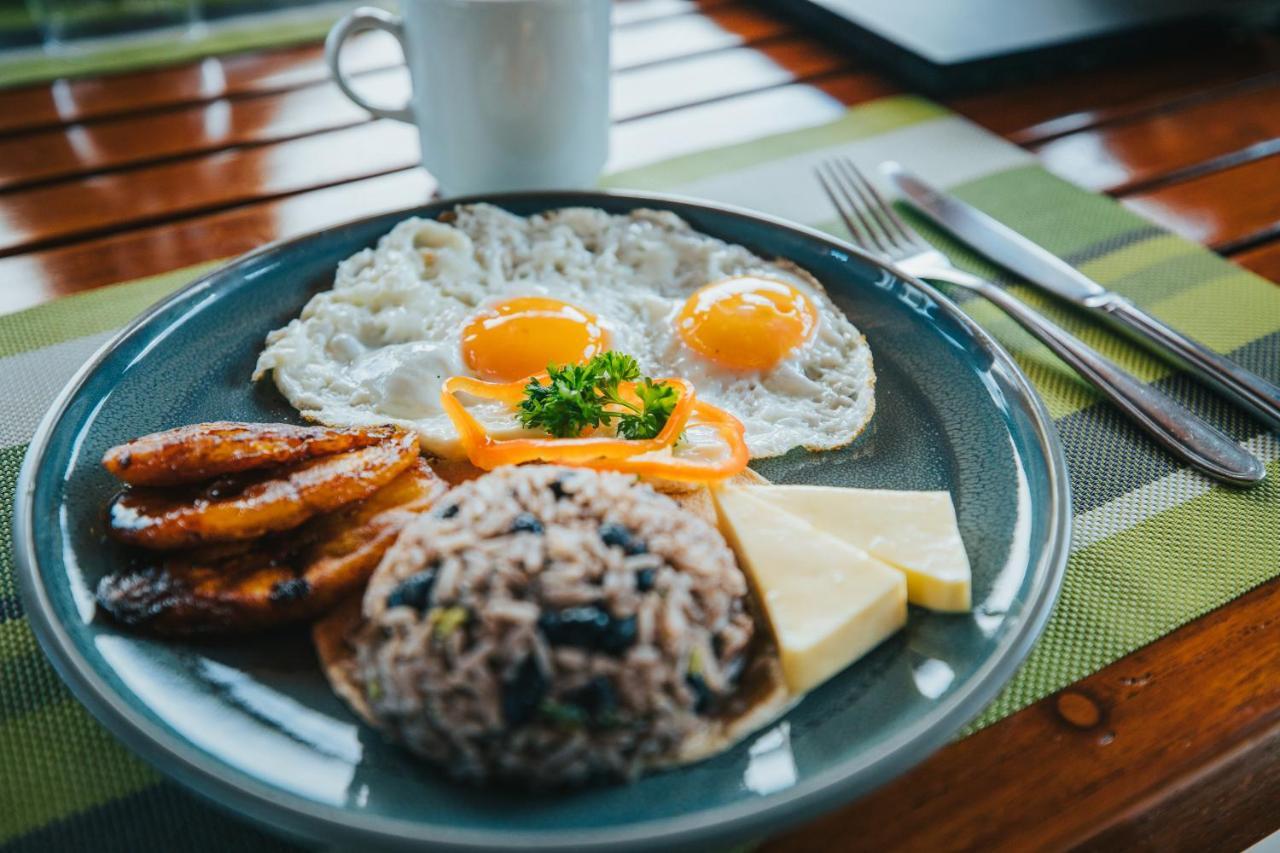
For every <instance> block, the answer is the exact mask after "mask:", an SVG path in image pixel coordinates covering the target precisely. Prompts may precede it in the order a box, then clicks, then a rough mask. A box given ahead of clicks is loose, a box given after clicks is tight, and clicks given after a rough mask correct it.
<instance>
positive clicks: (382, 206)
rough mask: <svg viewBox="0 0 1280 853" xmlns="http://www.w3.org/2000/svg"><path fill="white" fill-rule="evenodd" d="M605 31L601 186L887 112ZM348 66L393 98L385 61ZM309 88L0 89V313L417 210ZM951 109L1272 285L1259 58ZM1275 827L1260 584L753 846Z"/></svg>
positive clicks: (1160, 840) (364, 126) (711, 44)
mask: <svg viewBox="0 0 1280 853" xmlns="http://www.w3.org/2000/svg"><path fill="white" fill-rule="evenodd" d="M617 19H618V26H617V34H616V41H615V45H616V47H615V51H614V54H615V55H614V64H615V66H616V71H617V73H616V78H615V80H616V88H615V104H614V112H615V114H616V119H617V125H616V131H615V135H614V165H615V166H617V167H622V166H625V165H626V164H627V163H629V162H634V161H636V160H638V159H640V158H645V159H648V158H652V157H653V156H654V154H655V153H659V154H661V155H674V154H678V153H681V152H683V151H687V150H692V149H696V148H701V147H706V146H708V145H715V144H728V143H731V142H734V141H738V140H741V139H745V138H750V137H754V136H758V135H761V134H764V133H769V132H774V131H781V130H785V129H787V128H788V127H790V126H791V123H793V122H795V121H798V120H800V121H804V122H805V123H810V124H811V123H813V122H814V121H815V116H814V113H815V111H818V112H821V111H822V110H827V111H828V112H830V114H831V117H832V118H834V117H835V116H836V115H838V114H839V112H840V111H841V110H842V109H843V105H845V104H855V103H858V102H861V101H866V100H869V99H871V98H875V97H878V96H881V95H884V94H887V93H890V92H893V91H897V87H896V86H895V85H894V84H893V83H892V82H891V81H890V80H888V79H886V78H885V77H883V76H881V75H879V74H877V73H874V72H872V71H870V70H868V69H867V68H865V67H863V66H862V65H860V64H859V62H858V61H857V58H856V57H852V56H847V55H845V54H843V53H841V52H840V51H838V50H834V49H832V48H830V47H827V46H824V45H823V44H821V43H819V42H817V41H815V40H813V39H812V38H810V37H809V36H806V35H802V34H800V33H799V32H797V31H796V30H795V28H794V27H793V26H791V25H790V24H789V23H787V22H786V21H785V20H783V19H780V18H778V17H775V16H774V15H772V14H770V13H767V12H764V11H761V10H759V9H757V8H754V7H752V6H750V5H747V4H746V3H744V2H735V0H702V2H693V0H619V2H618V4H617ZM353 54H354V55H353V56H352V57H351V65H352V66H353V67H358V68H360V69H361V70H362V73H363V76H364V78H365V80H366V82H367V83H368V84H369V85H370V86H372V87H377V88H381V89H383V90H386V92H385V94H387V96H388V97H392V96H393V95H392V92H393V90H395V89H396V87H397V83H396V78H395V72H394V70H392V69H391V68H390V66H391V65H392V64H393V63H394V61H395V58H394V57H393V56H389V55H387V54H386V53H385V52H381V51H375V50H373V49H372V48H364V49H361V48H356V49H354V50H353ZM327 77H328V75H327V72H326V71H325V68H324V65H323V61H322V58H321V50H320V47H319V46H318V45H308V46H304V47H295V48H288V49H282V50H275V51H267V52H261V53H250V54H242V55H235V56H230V57H226V58H222V59H210V60H206V61H204V62H201V63H197V64H192V65H183V66H178V67H172V68H164V69H158V70H152V71H147V72H143V73H137V74H130V75H126V76H119V77H112V78H100V79H85V80H77V81H74V82H66V81H63V82H58V83H55V84H53V85H46V86H36V87H31V88H25V89H15V90H8V91H4V92H0V312H9V311H14V310H18V309H21V308H25V307H29V306H32V305H36V304H39V303H42V302H45V301H47V300H50V299H54V298H56V297H58V296H63V295H66V294H69V293H74V292H77V291H83V290H88V289H91V288H95V287H99V286H102V285H105V284H110V283H112V282H116V281H121V280H126V279H134V278H138V277H141V276H146V275H149V274H152V273H160V272H165V271H168V270H172V269H174V268H177V267H182V266H186V265H190V264H194V263H197V262H200V261H206V260H210V259H214V258H221V257H226V256H229V255H235V254H238V253H240V252H244V251H247V250H249V249H252V248H254V247H255V246H258V245H260V244H261V243H264V242H266V241H269V240H275V239H278V238H281V237H288V236H292V235H296V234H300V233H303V232H306V231H311V230H314V229H317V228H322V227H325V226H328V225H332V224H335V223H338V222H341V221H344V220H347V219H351V218H354V217H358V216H364V215H367V214H372V213H377V212H382V211H385V210H392V209H395V208H400V207H405V206H409V205H413V204H416V203H420V202H422V201H424V200H426V199H427V197H428V196H429V195H430V193H431V191H432V188H433V184H432V181H431V179H430V178H429V177H428V176H427V175H426V174H425V173H423V172H422V171H421V170H420V169H417V168H415V161H416V158H417V150H416V143H415V141H414V136H413V133H414V131H412V130H411V129H410V128H408V127H405V126H400V125H396V124H394V123H391V122H387V121H371V120H369V118H368V117H367V116H366V115H364V114H362V113H361V112H360V111H359V110H357V109H355V108H354V107H352V106H351V105H350V104H349V103H348V102H347V101H346V100H345V99H344V98H343V97H342V96H341V95H340V94H339V93H338V91H337V89H336V88H335V87H334V86H333V85H332V84H330V83H329V82H328V79H327ZM819 92H820V93H825V96H826V97H815V95H817V94H818V93H819ZM950 106H951V107H953V108H955V109H957V110H959V111H960V112H962V113H964V114H965V115H967V116H970V117H971V118H973V119H974V120H975V121H977V122H979V123H981V124H983V125H985V126H986V127H988V128H990V129H992V130H994V131H995V132H997V133H1000V134H1002V135H1004V136H1005V137H1007V138H1008V139H1010V140H1012V141H1014V142H1016V143H1018V144H1019V145H1022V146H1025V147H1026V148H1028V149H1029V150H1031V151H1034V152H1035V153H1037V154H1038V155H1040V157H1041V158H1042V159H1043V160H1044V162H1045V164H1046V165H1047V166H1048V167H1049V168H1050V169H1052V170H1053V171H1055V172H1057V173H1059V174H1061V175H1063V176H1064V177H1066V178H1069V179H1070V180H1073V181H1075V182H1077V183H1079V184H1082V185H1085V186H1087V187H1090V188H1093V189H1096V190H1099V191H1103V192H1107V193H1110V194H1112V195H1114V196H1115V197H1117V198H1118V199H1120V200H1121V202H1122V203H1123V204H1125V205H1127V206H1129V207H1131V208H1133V209H1134V210H1137V211H1139V212H1141V213H1142V214H1144V215H1145V216H1148V217H1150V218H1152V219H1154V220H1156V221H1157V222H1159V223H1161V224H1162V225H1164V226H1166V227H1168V228H1170V229H1172V230H1174V231H1176V232H1178V233H1180V234H1183V235H1185V236H1187V237H1189V238H1192V239H1195V240H1198V241H1200V242H1202V243H1204V244H1206V245H1208V246H1211V247H1212V248H1214V249H1216V250H1218V251H1219V252H1221V253H1223V254H1225V255H1227V256H1228V257H1230V258H1232V259H1233V260H1235V261H1237V262H1238V263H1240V264H1242V265H1244V266H1246V267H1248V268H1249V269H1252V270H1254V271H1256V272H1258V273H1260V274H1261V275H1263V276H1266V277H1267V278H1270V279H1271V280H1273V281H1280V39H1278V38H1276V37H1275V36H1263V35H1253V36H1248V37H1241V39H1240V40H1239V41H1237V42H1235V43H1233V44H1227V45H1218V46H1212V47H1208V48H1206V49H1204V50H1202V51H1201V52H1199V53H1197V54H1194V55H1188V54H1185V53H1183V54H1181V55H1179V56H1177V57H1171V58H1166V59H1150V60H1146V61H1142V62H1138V63H1133V64H1131V65H1129V66H1127V67H1121V68H1113V69H1110V70H1105V71H1098V72H1090V73H1082V74H1075V75H1072V76H1068V77H1066V78H1063V79H1058V80H1053V81H1049V82H1042V83H1035V84H1030V85H1024V86H1021V87H1018V88H1015V89H1012V90H1009V91H1004V92H1000V93H998V94H987V95H981V96H974V97H966V98H960V99H957V100H954V101H952V102H951V103H950ZM1278 559H1280V555H1278ZM1278 803H1280V581H1273V582H1271V583H1269V584H1267V585H1265V586H1263V587H1262V588H1260V589H1258V590H1256V591H1254V592H1253V593H1251V594H1249V595H1246V596H1244V597H1243V598H1240V599H1239V600H1237V601H1235V602H1233V603H1232V604H1230V605H1228V606H1226V607H1223V608H1222V609H1220V610H1218V611H1216V612H1214V613H1212V614H1210V615H1208V616H1206V617H1204V618H1202V619H1200V620H1199V621H1197V622H1195V623H1193V624H1191V625H1189V626H1187V627H1185V628H1183V629H1181V630H1179V631H1177V632H1175V633H1173V634H1171V635H1169V636H1167V637H1165V638H1164V639H1162V640H1160V641H1159V642H1156V643H1154V644H1152V645H1151V646H1148V647H1147V648H1145V649H1142V650H1141V651H1138V652H1136V653H1134V654H1132V655H1130V656H1129V657H1127V658H1124V659H1123V660H1121V661H1119V662H1117V663H1115V664H1113V665H1111V666H1109V667H1107V668H1106V669H1104V670H1102V671H1101V672H1099V673H1097V674H1095V675H1093V676H1090V677H1089V678H1086V679H1084V680H1083V681H1081V682H1079V683H1078V684H1075V685H1073V686H1072V687H1070V688H1068V689H1066V690H1064V691H1062V692H1061V693H1059V694H1058V695H1055V696H1051V697H1049V698H1047V699H1045V700H1043V701H1041V702H1038V703H1037V704H1035V705H1033V706H1031V707H1029V708H1027V709H1025V710H1024V711H1022V712H1021V713H1018V714H1015V715H1014V716H1012V717H1010V718H1008V719H1006V720H1004V721H1003V722H1001V723H999V724H997V725H994V726H992V727H990V728H988V729H986V730H984V731H982V732H980V733H979V734H977V735H975V736H973V737H970V738H968V739H966V740H963V741H960V742H959V743H956V744H953V745H952V746H950V747H948V748H946V749H944V750H942V751H941V752H940V753H938V754H937V755H936V756H934V757H933V758H932V759H931V760H930V761H928V762H927V763H925V764H924V765H923V766H921V767H920V768H918V769H917V770H915V771H914V772H912V773H910V774H909V775H907V776H906V777H904V778H902V779H900V780H899V781H897V782H895V783H893V784H891V785H889V786H888V787H886V788H884V789H882V790H880V791H879V792H877V793H875V794H873V795H871V796H869V797H867V798H865V799H863V800H862V801H860V802H857V803H854V804H852V805H849V806H847V807H845V808H843V809H841V810H840V811H838V812H836V813H834V814H832V815H829V816H828V817H826V818H823V819H821V820H819V821H817V822H816V823H813V824H811V825H809V826H806V827H802V828H800V829H798V830H796V831H793V832H790V833H788V834H786V835H785V836H783V837H781V838H779V839H776V840H775V841H773V842H772V843H771V844H770V845H769V847H768V849H777V850H783V849H786V850H804V849H813V850H828V849H832V848H833V847H837V846H839V847H865V848H867V849H889V848H891V847H892V848H911V849H921V850H944V849H955V848H978V847H981V848H991V847H1001V848H1007V849H1027V848H1037V849H1047V848H1060V847H1075V846H1084V847H1091V848H1092V847H1101V848H1113V847H1114V848H1118V847H1122V846H1124V847H1132V846H1138V847H1142V848H1160V849H1185V850H1197V851H1199V850H1214V849H1220V850H1237V849H1239V848H1241V847H1242V846H1244V845H1247V844H1249V843H1251V842H1253V841H1255V840H1257V839H1258V838H1260V837H1262V836H1264V835H1266V834H1268V833H1269V832H1272V831H1274V830H1276V829H1278V828H1280V807H1278V806H1277V804H1278Z"/></svg>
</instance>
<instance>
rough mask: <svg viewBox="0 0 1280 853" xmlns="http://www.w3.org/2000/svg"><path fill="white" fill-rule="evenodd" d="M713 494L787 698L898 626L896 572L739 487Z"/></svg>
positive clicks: (902, 617)
mask: <svg viewBox="0 0 1280 853" xmlns="http://www.w3.org/2000/svg"><path fill="white" fill-rule="evenodd" d="M714 497H715V503H716V514H717V517H718V519H719V522H720V529H721V530H722V531H723V532H724V534H725V536H726V538H728V540H729V542H730V544H732V545H733V548H734V550H735V551H736V552H737V554H738V559H739V562H740V564H741V565H742V568H743V570H744V571H745V572H746V573H747V576H748V577H749V578H750V579H751V582H752V585H753V586H754V587H755V590H756V598H757V600H758V601H759V602H760V604H761V605H762V606H763V609H764V613H765V616H766V617H767V618H768V620H769V624H770V626H771V627H772V628H773V634H774V638H775V639H776V640H777V642H778V651H779V655H780V657H781V659H782V671H783V677H784V678H785V679H786V682H787V686H788V688H790V690H791V691H792V692H793V693H797V694H799V693H804V692H806V691H809V690H812V689H813V688H814V687H817V686H818V685H819V684H821V683H822V682H824V681H826V680H827V679H828V678H830V677H831V676H833V675H835V674H836V673H837V672H839V671H840V670H842V669H844V668H845V667H847V666H848V665H849V664H851V663H853V662H854V661H856V660H857V659H858V658H860V657H862V656H863V655H864V654H866V653H867V652H868V651H870V650H871V649H873V648H875V647H876V646H877V645H879V644H880V643H881V642H882V641H883V640H884V639H885V638H887V637H889V636H890V635H891V634H893V633H894V632H895V631H897V630H898V629H899V628H901V627H902V626H903V625H905V624H906V621H907V586H906V582H905V580H904V579H903V576H902V573H901V572H898V571H896V570H894V569H892V568H890V567H889V566H887V565H885V564H884V563H882V562H881V561H879V560H877V559H876V558H874V557H872V556H871V555H869V554H867V553H866V552H865V551H863V550H862V549H860V548H856V547H854V546H852V545H849V544H848V543H846V542H843V541H841V540H840V539H837V538H836V537H834V536H831V535H829V534H826V533H823V532H822V531H820V530H818V529H816V528H815V527H814V526H813V525H811V524H809V523H808V522H806V521H804V520H803V519H800V518H797V517H796V516H793V515H790V514H788V513H785V512H779V511H778V510H777V509H775V508H773V507H772V506H770V505H769V504H767V503H765V502H764V501H761V500H758V499H756V498H754V497H751V496H750V495H748V494H747V493H746V491H745V490H743V489H737V488H732V487H730V488H724V489H717V490H715V492H714Z"/></svg>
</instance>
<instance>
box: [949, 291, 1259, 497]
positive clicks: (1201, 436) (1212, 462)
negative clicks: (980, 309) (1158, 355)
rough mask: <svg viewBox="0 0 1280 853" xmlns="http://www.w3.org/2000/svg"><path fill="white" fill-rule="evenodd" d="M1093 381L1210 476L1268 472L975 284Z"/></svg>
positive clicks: (1214, 432)
mask: <svg viewBox="0 0 1280 853" xmlns="http://www.w3.org/2000/svg"><path fill="white" fill-rule="evenodd" d="M973 289H974V290H976V291H977V292H978V293H980V294H981V295H982V296H984V297H986V298H987V299H988V300H990V301H991V302H994V303H995V304H996V305H997V306H998V307H999V308H1000V309H1001V310H1002V311H1004V312H1005V313H1006V314H1008V315H1009V316H1010V317H1012V318H1013V319H1014V320H1016V321H1018V324H1019V325H1021V326H1022V327H1023V328H1024V329H1026V330H1027V331H1028V332H1030V333H1031V334H1032V335H1034V336H1035V337H1036V338H1037V339H1038V340H1039V341H1040V342H1041V343H1043V344H1044V345H1045V346H1047V347H1048V348H1049V349H1050V350H1052V351H1053V353H1054V354H1055V355H1057V356H1058V358H1060V359H1062V360H1063V361H1065V362H1066V363H1067V364H1069V365H1071V367H1073V368H1075V370H1076V371H1077V372H1078V373H1080V375H1082V376H1083V377H1085V378H1086V379H1088V380H1089V381H1090V382H1092V383H1093V385H1094V387H1096V388H1097V389H1098V390H1099V391H1101V392H1102V394H1103V395H1105V396H1106V397H1107V399H1109V400H1110V401H1111V402H1112V403H1114V404H1115V405H1116V406H1118V407H1119V408H1120V410H1121V411H1123V412H1124V413H1125V414H1127V415H1129V417H1131V418H1132V419H1133V420H1134V421H1136V422H1137V423H1138V425H1139V426H1140V427H1142V428H1143V429H1144V430H1145V431H1146V432H1147V433H1148V434H1149V435H1151V436H1152V437H1153V438H1154V439H1155V440H1156V441H1158V442H1160V444H1162V445H1164V447H1165V448H1167V449H1168V450H1169V452H1170V453H1172V454H1173V455H1174V456H1176V457H1178V458H1179V459H1182V460H1183V461H1185V462H1187V463H1188V464H1190V465H1192V466H1193V467H1195V468H1197V469H1199V470H1200V471H1203V472H1204V473H1206V474H1208V475H1209V476H1211V477H1214V478H1216V479H1219V480H1223V481H1225V482H1228V483H1233V484H1235V485H1241V486H1248V485H1252V484H1254V483H1257V482H1259V481H1261V480H1262V479H1263V478H1264V477H1266V475H1267V469H1266V467H1265V466H1264V465H1263V464H1262V462H1260V461H1259V460H1258V459H1257V457H1255V456H1254V455H1253V454H1251V453H1249V452H1248V451H1247V450H1245V449H1244V448H1242V447H1240V445H1238V444H1236V443H1235V442H1234V441H1232V440H1231V439H1230V438H1229V437H1228V436H1227V435H1226V434H1224V433H1222V432H1221V431H1219V430H1218V429H1216V428H1215V427H1213V426H1211V425H1210V424H1208V423H1206V422H1205V421H1203V420H1201V419H1200V418H1199V417H1197V416H1196V415H1194V414H1193V413H1191V412H1190V411H1188V410H1187V409H1185V408H1183V407H1182V406H1181V405H1179V404H1178V403H1176V402H1174V400H1173V399H1171V398H1170V397H1168V396H1166V395H1164V394H1162V393H1161V392H1159V391H1157V390H1156V389H1155V388H1152V387H1151V386H1149V385H1146V384H1145V383H1143V382H1141V381H1139V380H1138V379H1137V378H1136V377H1134V376H1133V375H1131V374H1129V373H1127V372H1126V371H1124V370H1122V369H1121V368H1119V367H1118V366H1116V365H1115V364H1113V363H1112V362H1110V361H1108V360H1107V359H1105V358H1103V357H1102V355H1101V354H1099V353H1098V351H1097V350H1095V349H1093V348H1092V347H1090V346H1089V345H1088V344H1086V343H1085V342H1084V341H1082V340H1080V339H1079V338H1077V337H1075V336H1074V335H1072V334H1071V333H1070V332H1068V331H1067V330H1065V329H1063V328H1062V327H1061V326H1059V325H1057V324H1056V323H1053V322H1052V321H1050V320H1048V319H1047V318H1045V317H1043V316H1041V315H1040V314H1038V313H1036V312H1035V311H1033V310H1032V309H1031V308H1028V307H1027V306H1026V304H1024V303H1023V302H1021V301H1019V300H1018V299H1017V298H1015V297H1013V296H1010V295H1009V294H1008V293H1007V292H1005V290H1004V289H1003V288H1000V287H997V286H996V285H994V284H991V283H989V282H985V281H984V282H980V283H977V284H976V286H974V287H973Z"/></svg>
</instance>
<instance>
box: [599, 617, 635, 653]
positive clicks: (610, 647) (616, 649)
mask: <svg viewBox="0 0 1280 853" xmlns="http://www.w3.org/2000/svg"><path fill="white" fill-rule="evenodd" d="M635 642H636V617H635V616H627V617H626V618H624V619H614V620H613V621H612V622H611V623H610V625H609V631H608V633H607V634H606V635H605V638H604V642H603V643H602V644H601V648H602V649H603V650H604V651H606V652H608V653H609V654H611V655H620V654H622V653H623V652H625V651H626V650H627V649H629V648H631V647H632V646H633V645H635Z"/></svg>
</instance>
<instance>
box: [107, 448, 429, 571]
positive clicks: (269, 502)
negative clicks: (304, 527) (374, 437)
mask: <svg viewBox="0 0 1280 853" xmlns="http://www.w3.org/2000/svg"><path fill="white" fill-rule="evenodd" d="M417 457H418V438H417V436H416V435H414V434H413V433H410V432H405V431H403V430H396V431H395V432H394V433H393V434H392V437H391V438H389V439H388V440H386V441H383V442H382V443H380V444H375V445H372V446H371V447H363V448H360V449H358V450H348V451H347V452H345V453H335V454H333V455H330V456H322V457H320V458H319V459H312V460H309V461H307V462H301V463H298V464H296V465H293V466H290V467H288V468H284V469H281V470H279V471H272V472H270V473H268V474H259V475H257V476H256V477H251V476H248V475H240V477H241V479H237V478H235V477H231V478H226V479H224V480H223V481H221V482H217V483H215V484H213V485H212V486H210V487H206V488H204V489H201V490H199V491H191V490H187V491H175V490H167V489H151V488H137V489H127V490H125V491H124V492H121V493H120V494H119V495H117V496H116V497H115V499H114V500H113V501H112V502H111V505H110V507H108V510H107V532H108V533H109V534H110V535H111V536H112V537H113V538H115V539H118V540H119V541H121V542H126V543H128V544H130V545H139V546H141V547H143V548H153V549H159V550H165V549H177V548H188V547H192V546H195V545H202V544H208V543H215V542H235V541H239V540H244V539H256V538H258V537H259V536H262V535H264V534H267V533H275V532H278V531H281V530H289V529H290V528H293V527H297V526H298V525H300V524H302V523H303V522H305V521H307V520H308V519H310V518H313V517H315V516H317V515H320V514H322V513H326V512H331V511H332V510H335V509H338V508H339V507H342V506H345V505H347V504H349V503H352V502H354V501H358V500H363V499H365V498H367V497H369V496H370V495H372V494H373V493H374V492H376V491H377V490H378V489H380V488H382V487H383V486H385V485H386V484H387V483H389V482H390V481H391V480H393V479H395V477H396V476H397V475H398V474H399V473H400V472H402V471H404V470H405V469H406V468H408V467H409V466H410V465H411V464H413V460H414V459H416V458H417Z"/></svg>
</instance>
